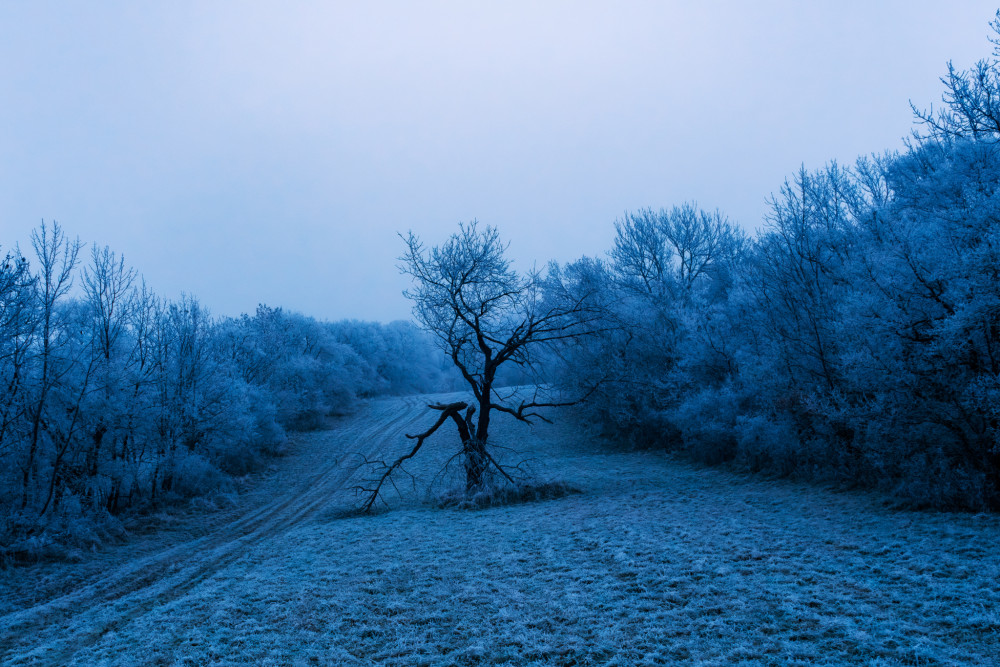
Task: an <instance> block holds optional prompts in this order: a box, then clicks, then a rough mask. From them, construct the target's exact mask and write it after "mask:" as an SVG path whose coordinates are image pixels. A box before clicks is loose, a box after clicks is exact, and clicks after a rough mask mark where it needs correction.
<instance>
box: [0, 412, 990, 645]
mask: <svg viewBox="0 0 1000 667" xmlns="http://www.w3.org/2000/svg"><path fill="white" fill-rule="evenodd" d="M423 406H424V401H423V400H422V399H419V398H405V399H386V400H379V401H374V402H372V403H371V404H369V405H368V406H366V407H365V408H364V409H363V410H362V411H361V412H359V414H358V415H356V416H355V417H352V418H350V419H347V420H344V421H343V422H342V423H341V424H340V425H338V426H337V427H336V428H334V429H333V430H331V431H326V432H321V433H316V434H309V435H305V436H301V437H298V438H297V439H296V441H295V442H296V446H295V451H294V454H293V455H291V456H289V457H287V458H285V459H283V460H281V461H280V468H279V470H278V471H277V472H276V473H274V474H273V475H272V476H271V477H270V478H268V479H267V480H266V481H264V482H262V483H261V485H260V487H259V488H258V489H257V490H256V491H255V492H254V493H252V494H250V495H249V496H248V497H247V498H245V499H243V500H242V501H241V502H240V504H239V505H238V507H237V508H236V509H234V510H232V511H231V512H230V514H231V516H229V515H227V517H228V518H229V520H227V521H226V522H221V523H220V522H216V523H215V524H211V525H209V527H205V526H201V527H200V528H198V527H196V526H192V527H190V528H189V529H186V530H177V529H172V530H170V531H167V532H165V533H164V534H162V535H150V536H140V537H138V538H136V539H135V540H134V541H133V542H132V543H130V544H129V545H126V546H122V547H117V548H112V549H108V550H107V551H106V552H105V553H101V554H97V555H95V556H94V559H93V561H90V562H88V563H83V564H43V565H38V566H33V567H29V568H20V569H17V570H11V571H7V572H0V576H3V577H5V579H4V581H3V583H2V584H0V614H2V615H0V663H2V664H4V665H8V664H9V665H35V664H41V665H47V664H56V665H62V664H76V665H99V664H110V665H142V664H150V665H212V664H216V665H229V664H253V665H258V664H261V665H268V664H270V665H313V664H316V665H365V664H373V663H374V664H391V665H467V664H510V665H524V664H557V665H589V664H595V665H597V664H601V665H605V664H607V665H641V664H649V665H654V664H675V663H692V664H718V665H729V664H871V665H896V664H955V665H958V664H962V665H966V664H983V665H988V664H997V662H996V660H997V659H996V656H997V655H1000V557H998V554H1000V551H998V545H1000V521H998V519H997V518H996V517H993V516H971V515H960V514H924V513H912V512H901V511H895V510H890V509H886V508H884V507H883V506H881V505H880V504H878V502H877V500H875V499H873V498H871V497H868V496H860V495H849V494H838V493H833V492H830V491H825V490H822V489H817V488H815V487H809V486H803V485H799V484H795V483H790V482H782V481H768V480H760V479H753V478H745V477H741V476H736V475H732V474H730V473H727V472H725V471H720V470H707V469H702V468H698V467H694V466H689V465H686V464H682V463H678V462H676V461H672V460H671V459H669V458H668V457H665V456H662V455H658V454H652V453H634V452H631V453H630V452H613V451H609V450H608V448H607V447H606V446H602V445H601V444H600V443H599V442H597V441H596V440H595V439H593V438H589V437H585V436H582V435H580V434H577V433H574V432H573V431H572V430H571V429H570V428H568V427H567V426H565V425H562V426H560V425H555V426H549V425H541V426H538V427H535V428H532V429H529V428H526V427H523V426H522V425H520V424H515V423H509V422H505V421H503V420H501V421H500V422H499V423H498V424H497V426H496V431H495V433H496V434H497V436H499V438H500V440H501V441H502V443H503V444H506V445H508V446H510V447H512V448H514V449H517V450H519V451H521V452H524V453H525V454H526V455H531V456H533V457H534V458H535V459H536V461H535V463H534V466H535V468H536V469H538V470H540V471H544V472H545V473H546V474H549V475H551V476H552V477H553V478H554V479H557V480H561V481H566V482H569V483H571V484H573V485H575V486H576V487H578V488H579V489H580V490H581V491H582V493H580V494H576V495H572V496H569V497H566V498H562V499H559V500H550V501H544V502H535V503H527V504H523V505H515V506H508V507H500V508H492V509H486V510H478V511H470V510H441V509H435V508H433V507H431V506H429V505H427V504H425V503H422V502H421V498H420V495H419V494H416V493H415V494H411V495H407V496H406V497H404V498H402V499H399V500H397V501H396V503H395V507H394V508H393V509H392V511H389V512H386V513H383V514H379V515H376V516H372V517H347V518H345V513H344V510H345V509H346V508H348V507H350V506H351V504H352V496H351V493H350V490H349V488H350V486H351V485H352V483H353V481H352V479H351V476H352V470H353V467H354V466H353V465H352V461H353V460H354V459H353V457H352V456H351V455H352V454H353V453H354V452H363V453H366V454H368V455H379V454H381V455H392V454H393V453H396V452H399V451H401V450H402V449H404V448H406V447H407V445H408V443H407V442H406V441H405V439H404V438H403V433H404V432H413V431H416V430H422V429H423V427H425V426H426V425H428V423H429V422H430V421H432V420H433V415H428V413H427V411H426V409H425V408H424V407H423ZM442 435H445V436H446V438H439V439H438V440H432V441H429V443H428V448H429V451H428V453H427V456H426V457H425V458H424V459H422V461H421V462H419V463H418V464H417V465H415V466H414V467H413V472H414V473H416V475H417V477H418V478H419V480H420V481H421V482H423V481H426V480H428V479H430V478H431V477H433V475H434V473H435V472H436V471H437V470H438V468H439V467H440V465H441V464H442V463H443V462H444V461H445V460H446V459H447V455H448V454H449V453H450V452H449V448H450V446H451V445H452V444H453V442H452V438H453V437H454V436H453V435H452V434H450V433H447V434H442ZM417 488H421V487H420V486H419V485H418V487H417ZM32 584H36V585H32ZM29 592H30V593H29Z"/></svg>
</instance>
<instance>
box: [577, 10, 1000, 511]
mask: <svg viewBox="0 0 1000 667" xmlns="http://www.w3.org/2000/svg"><path fill="white" fill-rule="evenodd" d="M998 16H1000V14H998ZM998 21H1000V19H998ZM994 28H1000V23H997V22H995V24H994ZM942 81H943V82H944V84H945V87H946V93H945V95H944V98H943V99H944V107H943V108H942V109H941V110H939V111H938V112H936V113H930V112H927V113H925V112H919V111H918V112H917V120H918V128H919V129H918V132H917V133H915V134H914V137H913V139H912V141H911V142H910V145H909V147H908V149H907V150H906V151H905V152H903V153H900V154H891V155H884V156H878V157H874V158H870V159H862V160H860V161H858V163H857V164H856V165H854V166H852V167H851V168H842V167H839V166H837V165H836V164H831V165H829V166H827V167H825V168H823V169H820V170H818V171H815V172H810V171H807V170H805V169H802V170H800V171H799V172H798V174H797V175H796V176H795V178H794V179H792V180H791V181H789V182H787V183H785V185H784V186H783V187H782V188H781V189H780V191H779V192H778V194H776V195H775V196H773V197H772V200H771V206H770V214H769V215H768V217H767V219H766V221H765V225H764V227H763V228H762V229H761V230H760V231H759V232H758V234H757V235H756V237H755V238H753V239H746V238H744V237H743V235H742V234H741V233H740V232H739V231H738V230H737V229H736V228H735V227H733V226H732V225H730V224H728V223H727V222H726V221H725V220H724V218H722V216H720V215H718V214H708V213H705V212H702V211H698V210H696V208H695V207H694V206H690V205H686V206H683V207H679V208H675V209H673V210H671V211H659V212H654V211H642V212H639V213H636V214H628V215H626V216H625V217H624V218H623V219H621V220H619V221H618V222H617V223H616V229H617V238H616V240H615V247H614V248H613V250H612V251H611V252H610V253H609V256H608V258H607V260H606V261H597V260H583V261H580V262H577V263H575V264H572V265H570V266H568V267H563V268H562V271H561V273H562V276H563V278H564V280H566V281H568V282H569V283H570V284H578V285H580V286H581V289H587V288H589V287H592V286H593V285H598V286H600V292H601V294H602V295H603V296H602V297H601V298H602V299H603V300H604V301H605V303H606V305H607V307H608V308H609V315H608V318H609V322H613V323H614V324H615V326H614V327H613V328H610V329H609V330H608V331H607V332H606V333H604V334H602V335H601V336H599V337H597V338H594V339H591V340H589V341H587V342H586V343H585V344H581V345H578V346H577V347H576V348H574V349H573V350H572V351H569V352H566V353H564V354H563V358H562V362H561V363H560V364H558V372H559V376H560V378H561V381H562V382H563V383H564V384H568V385H586V384H589V383H591V382H593V381H594V380H597V379H600V380H602V381H603V384H602V385H601V387H602V388H601V395H600V396H599V397H598V400H595V401H593V402H592V403H591V407H590V408H589V417H590V418H591V419H592V420H593V421H595V422H597V423H598V424H600V425H602V426H603V427H604V428H605V429H606V430H607V431H608V432H610V433H614V434H615V435H617V436H619V437H624V438H628V439H631V440H633V441H635V442H639V443H644V444H656V445H661V446H664V447H669V448H673V449H677V450H680V451H683V452H686V453H688V454H689V455H691V456H693V457H696V458H698V459H700V460H703V461H706V462H722V461H734V462H737V463H738V464H741V465H743V466H746V467H748V468H751V469H753V470H765V471H771V472H777V473H781V474H797V475H805V476H810V477H814V478H828V479H837V480H846V481H850V482H852V483H857V484H861V485H864V486H868V487H881V488H886V489H890V490H891V491H893V492H895V493H897V494H899V495H900V496H901V497H903V498H905V499H907V500H908V501H909V502H912V503H914V504H917V505H925V506H934V507H961V508H968V509H974V510H982V509H992V510H996V509H998V508H1000V143H998V140H1000V69H998V61H997V58H996V55H995V56H994V58H993V59H991V60H986V61H983V62H980V63H978V64H977V65H976V66H975V67H974V68H973V69H972V70H969V71H962V70H956V69H955V68H954V67H951V66H949V69H948V74H947V75H946V77H944V78H943V79H942Z"/></svg>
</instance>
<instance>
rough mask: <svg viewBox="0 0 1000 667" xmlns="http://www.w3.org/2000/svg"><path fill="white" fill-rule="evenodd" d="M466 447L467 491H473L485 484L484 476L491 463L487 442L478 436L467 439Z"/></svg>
mask: <svg viewBox="0 0 1000 667" xmlns="http://www.w3.org/2000/svg"><path fill="white" fill-rule="evenodd" d="M463 445H464V448H465V492H466V493H473V492H475V491H476V490H478V489H481V488H482V486H483V477H484V476H485V474H486V468H487V466H488V465H489V459H488V458H487V456H486V443H485V442H483V441H482V440H480V439H478V438H474V439H472V440H466V441H465V442H464V443H463Z"/></svg>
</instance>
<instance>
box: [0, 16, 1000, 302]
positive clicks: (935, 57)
mask: <svg viewBox="0 0 1000 667" xmlns="http://www.w3.org/2000/svg"><path fill="white" fill-rule="evenodd" d="M995 9H996V6H995V5H991V4H990V3H988V2H980V1H978V0H977V1H972V0H969V1H965V2H948V3H945V2H940V1H933V2H931V1H919V2H915V1H909V2H903V1H893V2H879V1H877V0H869V1H866V2H854V1H845V0H839V1H836V2H833V1H830V2H819V1H817V2H791V1H788V2H773V1H772V2H767V1H754V2H697V3H695V2H603V3H597V2H502V3H500V2H492V3H485V2H482V3H476V2H450V3H438V2H356V3H335V2H317V3H304V2H300V3H289V2H280V3H279V2H270V3H263V2H177V1H171V2H159V3H153V2H142V3H137V2H121V3H112V2H100V3H85V2H70V1H65V2H30V3H29V2H14V1H9V0H3V1H0V63H2V67H0V245H2V246H3V247H4V248H8V247H10V246H12V245H13V244H15V243H20V244H21V245H22V247H27V243H26V242H27V239H28V235H29V232H30V230H31V229H32V228H33V227H35V226H36V225H37V224H38V223H39V222H40V221H41V220H42V219H43V218H44V219H46V220H52V219H55V220H58V221H59V222H60V223H62V224H63V226H64V227H65V228H66V229H67V231H68V232H70V233H71V234H73V235H79V236H80V238H81V239H82V240H84V241H87V242H94V243H97V244H99V245H104V244H108V245H110V246H111V247H112V248H113V249H114V250H116V251H118V252H120V253H123V254H124V255H125V257H126V259H127V261H128V262H129V263H131V264H133V265H134V266H136V268H138V269H139V270H140V271H141V272H142V273H143V274H144V275H145V276H146V278H147V280H148V282H149V283H150V285H151V286H152V287H153V288H154V289H155V290H156V291H157V292H158V293H160V294H161V295H164V296H167V297H176V296H178V295H179V294H180V293H181V292H187V293H190V294H194V295H196V296H198V297H199V298H200V299H201V300H202V302H203V303H204V304H205V305H206V306H208V307H209V309H211V310H212V311H213V312H215V313H217V314H238V313H239V312H241V311H252V310H253V309H254V307H255V306H256V304H257V303H258V302H266V303H268V304H270V305H275V306H278V305H280V306H285V307H288V308H291V309H294V310H299V311H302V312H305V313H307V314H311V315H315V316H318V317H321V318H328V319H339V318H344V317H357V318H365V319H381V320H389V319H396V318H405V317H408V315H409V304H408V303H407V302H406V301H405V299H403V297H402V296H401V295H400V292H401V290H402V289H404V288H405V287H406V281H405V279H404V278H403V277H401V276H399V275H398V273H397V271H396V268H395V265H396V261H395V258H396V257H397V256H398V255H399V254H400V251H401V249H402V243H401V242H400V241H399V239H398V238H396V236H395V235H396V232H405V231H406V230H409V229H413V230H414V231H416V232H417V233H418V234H420V235H421V236H423V237H424V238H425V239H426V240H427V241H429V242H435V241H437V240H440V239H443V238H444V237H445V236H446V235H447V234H449V233H450V232H451V231H452V230H453V229H455V228H456V224H457V223H458V222H459V221H464V220H469V219H471V218H478V219H479V220H480V221H482V222H484V223H489V224H493V225H496V226H498V227H499V228H500V230H501V233H502V234H503V235H504V236H505V237H506V238H508V239H509V240H510V241H511V254H512V255H513V256H514V257H515V258H516V260H517V261H518V263H519V264H520V265H521V266H527V265H530V264H531V263H532V262H538V263H539V264H543V263H544V262H546V261H547V260H549V259H557V260H559V261H569V260H573V259H575V258H577V257H579V256H580V255H583V254H587V255H600V254H602V253H603V252H604V251H605V250H606V249H608V248H609V247H610V244H611V238H612V221H613V220H614V219H615V218H616V217H618V216H620V215H621V213H622V212H623V211H624V210H626V209H635V208H639V207H645V206H653V207H660V206H670V205H672V204H675V203H680V202H682V201H685V200H697V201H698V203H699V204H700V205H701V206H703V207H705V208H715V207H719V208H721V209H722V210H723V211H725V212H726V213H728V215H729V216H730V217H731V218H733V219H735V220H737V221H739V222H740V223H741V224H743V225H744V226H745V227H747V228H748V229H751V230H752V229H754V228H756V227H757V226H758V225H759V224H760V219H761V216H762V214H763V213H764V211H765V199H766V197H767V196H768V194H769V193H770V192H772V191H775V190H777V188H778V187H779V186H780V185H781V183H782V181H783V180H784V179H785V178H786V177H787V176H789V175H790V174H792V172H794V171H795V170H796V169H797V168H798V166H799V164H800V163H805V165H806V166H807V167H810V168H814V167H819V166H822V164H823V163H824V162H826V161H827V160H829V159H834V158H835V159H838V160H840V161H853V159H854V158H855V157H856V156H858V155H859V154H863V153H870V152H873V151H882V150H884V149H887V148H898V147H899V146H900V145H901V138H902V137H903V136H904V135H906V134H907V133H908V132H909V130H910V127H911V115H910V111H909V107H908V104H907V103H908V100H910V99H912V100H914V102H916V103H918V104H919V105H922V106H923V105H927V104H930V103H931V102H937V101H938V100H939V98H940V93H941V85H940V83H939V81H938V77H939V76H940V75H941V74H942V73H943V72H944V71H945V63H946V61H947V60H948V59H952V60H954V61H955V63H956V65H958V66H963V67H964V66H968V65H970V64H972V63H973V62H974V61H975V60H976V59H978V58H981V57H985V56H987V55H988V54H989V53H990V47H989V44H988V43H987V40H986V36H987V34H988V27H987V24H988V22H989V21H990V19H991V18H992V17H993V15H994V12H995Z"/></svg>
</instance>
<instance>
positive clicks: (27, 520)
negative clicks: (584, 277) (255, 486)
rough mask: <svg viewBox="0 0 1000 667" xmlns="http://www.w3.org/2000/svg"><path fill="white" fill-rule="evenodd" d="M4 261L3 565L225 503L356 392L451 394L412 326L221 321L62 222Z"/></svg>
mask: <svg viewBox="0 0 1000 667" xmlns="http://www.w3.org/2000/svg"><path fill="white" fill-rule="evenodd" d="M28 254H29V255H30V256H24V255H22V253H21V252H20V251H19V250H17V249H8V252H7V253H6V255H5V258H4V260H3V262H2V263H0V562H2V561H3V560H4V559H5V558H7V557H17V556H19V555H21V556H23V555H26V554H31V553H38V552H41V551H44V550H45V549H46V548H48V547H49V546H51V545H53V544H59V543H63V544H64V543H68V542H72V541H73V540H74V539H97V538H98V536H99V535H100V533H101V530H100V529H101V527H102V526H103V527H104V528H108V529H111V528H114V527H115V526H117V525H118V522H117V521H116V520H115V518H114V517H115V516H117V515H120V514H121V513H123V512H125V511H128V510H140V509H144V508H149V507H154V506H157V505H160V504H163V503H169V502H173V501H176V500H179V499H184V498H191V497H195V496H204V495H206V494H215V495H216V496H218V494H220V493H226V492H227V491H229V490H230V489H231V488H232V485H233V480H234V478H236V477H238V476H241V475H244V474H246V473H248V472H250V471H252V470H254V469H255V468H257V467H258V466H259V464H260V463H261V461H262V460H263V459H264V458H265V457H266V456H268V455H271V454H275V453H277V452H279V451H280V450H281V448H282V446H283V444H284V442H285V431H286V429H308V428H315V427H319V426H321V425H322V424H323V423H324V421H325V420H326V419H328V418H329V417H330V416H332V415H337V414H342V413H344V412H346V411H349V410H350V409H351V407H352V406H353V405H354V403H355V401H356V400H357V399H358V398H359V397H366V396H373V395H378V394H387V393H396V394H402V393H410V392H426V391H434V390H440V389H448V388H450V386H451V385H450V379H449V375H448V371H447V370H446V369H447V360H446V359H444V358H443V356H442V355H441V354H440V353H439V352H438V351H437V350H436V348H435V347H434V345H433V343H432V342H431V341H430V340H429V338H428V337H427V335H426V334H424V333H423V332H421V331H420V330H419V329H417V328H416V327H415V326H413V325H412V324H410V323H408V322H396V323H392V324H388V325H382V324H373V323H365V322H350V321H345V322H336V323H329V322H319V321H317V320H315V319H312V318H310V317H305V316H303V315H298V314H294V313H287V312H285V311H282V310H281V309H275V308H268V307H266V306H260V307H259V308H258V309H257V312H256V313H255V314H254V315H252V316H250V315H243V316H242V317H239V318H212V317H211V316H210V315H209V314H208V313H207V312H206V311H205V309H204V308H202V307H201V305H200V304H199V303H198V301H197V300H196V299H194V298H191V297H184V298H182V299H180V300H179V301H176V302H166V301H163V300H162V299H159V298H157V297H156V296H155V295H154V294H153V293H152V292H151V291H150V290H149V289H148V288H147V286H146V285H145V283H144V282H143V281H142V280H141V279H140V278H139V276H138V274H137V272H136V271H135V270H134V269H132V268H129V267H128V266H127V265H126V264H125V262H124V260H123V258H122V257H121V256H119V255H117V254H116V253H114V252H113V251H111V250H110V249H108V248H92V249H91V250H90V252H89V253H87V254H89V258H88V257H85V253H84V252H83V246H82V245H81V243H80V242H79V241H76V240H72V239H70V238H69V237H68V236H67V235H66V234H65V232H64V231H63V229H62V228H61V227H60V226H59V225H57V224H52V225H42V226H41V227H40V228H39V229H37V230H36V231H35V232H34V233H33V235H32V252H31V253H28Z"/></svg>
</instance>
